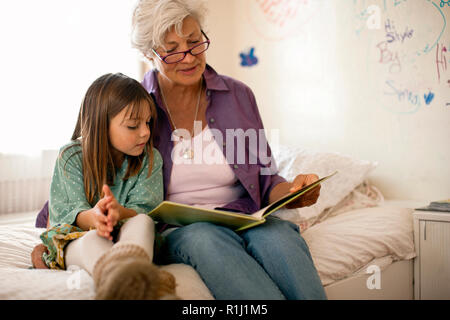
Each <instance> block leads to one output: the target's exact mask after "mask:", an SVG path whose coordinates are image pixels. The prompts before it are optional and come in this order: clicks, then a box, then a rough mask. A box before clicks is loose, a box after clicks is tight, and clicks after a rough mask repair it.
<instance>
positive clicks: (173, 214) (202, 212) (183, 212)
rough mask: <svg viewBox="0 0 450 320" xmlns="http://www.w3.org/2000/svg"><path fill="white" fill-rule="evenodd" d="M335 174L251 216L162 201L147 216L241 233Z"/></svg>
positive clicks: (290, 194)
mask: <svg viewBox="0 0 450 320" xmlns="http://www.w3.org/2000/svg"><path fill="white" fill-rule="evenodd" d="M336 173H337V172H334V173H333V174H331V175H329V176H326V177H323V178H321V179H319V180H317V181H315V182H313V183H311V184H309V185H306V186H304V187H303V188H301V189H300V190H297V191H295V192H293V193H289V194H287V195H286V196H284V197H282V198H280V199H279V200H277V201H275V202H274V203H272V204H270V205H268V206H266V207H264V208H262V209H260V210H258V211H256V212H255V213H253V214H246V213H240V212H233V211H226V210H218V209H206V208H200V207H195V206H190V205H186V204H181V203H176V202H171V201H163V202H161V203H160V204H159V205H158V206H157V207H156V208H155V209H153V210H151V211H150V212H149V213H148V215H149V216H150V217H151V218H152V219H153V220H155V221H161V222H165V223H168V224H172V225H176V226H184V225H188V224H191V223H194V222H211V223H214V224H218V225H222V226H226V227H229V228H231V229H233V230H235V231H241V230H245V229H248V228H252V227H254V226H257V225H259V224H262V223H264V222H265V221H266V217H267V216H268V215H270V214H271V213H273V212H275V211H277V210H278V209H280V208H281V207H283V206H285V205H286V204H288V203H290V202H292V201H294V200H295V199H297V198H299V197H301V196H302V195H304V194H305V193H307V192H308V191H310V190H312V189H314V188H316V187H317V186H319V185H320V184H321V183H322V182H324V181H325V180H327V179H329V178H331V177H332V176H334V175H335V174H336Z"/></svg>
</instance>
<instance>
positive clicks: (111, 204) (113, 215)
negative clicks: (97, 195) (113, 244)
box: [103, 184, 121, 231]
mask: <svg viewBox="0 0 450 320" xmlns="http://www.w3.org/2000/svg"><path fill="white" fill-rule="evenodd" d="M103 193H104V194H105V197H109V198H110V199H111V200H110V201H108V203H107V204H106V210H107V212H108V213H107V216H106V220H107V225H108V228H110V229H111V231H112V229H113V228H114V226H115V225H116V224H117V222H119V220H120V209H121V205H120V204H119V203H118V202H117V200H116V198H115V197H114V195H113V193H112V192H111V189H110V188H109V187H108V186H107V185H106V184H105V185H103Z"/></svg>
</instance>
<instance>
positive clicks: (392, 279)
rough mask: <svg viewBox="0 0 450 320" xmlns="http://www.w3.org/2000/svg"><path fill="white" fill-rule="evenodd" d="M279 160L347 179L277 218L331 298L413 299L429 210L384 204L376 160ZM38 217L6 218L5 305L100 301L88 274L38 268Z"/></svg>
mask: <svg viewBox="0 0 450 320" xmlns="http://www.w3.org/2000/svg"><path fill="white" fill-rule="evenodd" d="M274 156H275V158H276V159H277V162H278V163H279V170H280V174H281V175H283V176H284V177H286V178H288V179H290V178H291V177H292V176H293V175H295V174H296V173H298V172H315V173H317V174H318V175H319V176H323V175H326V174H329V173H331V172H334V171H335V170H337V171H338V172H339V174H338V175H337V176H336V179H330V180H329V182H328V181H327V182H325V183H324V184H323V185H322V189H321V197H320V198H319V201H318V202H317V203H316V204H315V205H314V206H311V207H308V208H302V209H290V210H287V209H282V210H280V211H278V212H276V213H275V215H277V216H278V217H280V218H282V219H287V220H290V221H292V222H294V223H296V224H298V225H299V226H300V230H301V234H302V235H303V237H304V238H305V240H306V242H307V244H308V246H309V248H310V251H311V255H312V258H313V260H314V263H315V266H316V268H317V271H318V273H319V276H320V278H321V280H322V283H323V285H324V288H325V291H326V294H327V297H328V299H413V298H414V290H413V275H414V272H413V260H414V257H415V256H416V253H415V249H414V240H413V239H414V236H413V217H412V213H413V211H414V209H413V208H415V207H417V206H419V205H421V203H419V202H417V201H393V200H386V199H384V197H383V195H382V193H381V192H380V190H378V189H377V188H376V187H375V186H374V185H372V184H371V183H370V180H369V179H368V178H369V177H370V173H371V172H372V171H373V170H374V169H375V168H376V163H373V162H370V161H362V160H357V159H353V158H351V157H349V156H346V155H341V154H338V153H323V152H309V151H305V150H301V149H298V148H287V147H280V148H278V149H274ZM333 180H334V181H333ZM36 214H37V212H36V211H30V212H17V213H10V214H0V283H1V284H2V285H1V287H0V299H77V300H80V299H81V300H84V299H93V298H94V285H93V280H92V278H91V277H90V276H89V274H87V273H86V272H85V271H84V270H82V269H77V268H72V269H69V270H65V271H58V270H37V269H32V266H31V261H30V254H31V251H32V249H33V247H34V246H35V245H36V244H38V243H40V239H39V235H40V234H41V233H42V232H43V231H44V229H40V228H36V227H35V226H34V224H35V219H36ZM162 268H163V269H165V270H167V271H169V272H171V273H172V274H173V275H174V276H175V278H176V282H177V295H178V296H179V297H180V298H181V299H186V300H211V299H214V297H213V296H212V295H211V292H210V291H209V290H208V288H207V287H206V286H205V284H204V283H203V281H202V280H201V278H200V277H199V275H198V274H197V272H196V271H195V270H194V269H193V268H191V267H190V266H187V265H184V264H172V265H168V266H162Z"/></svg>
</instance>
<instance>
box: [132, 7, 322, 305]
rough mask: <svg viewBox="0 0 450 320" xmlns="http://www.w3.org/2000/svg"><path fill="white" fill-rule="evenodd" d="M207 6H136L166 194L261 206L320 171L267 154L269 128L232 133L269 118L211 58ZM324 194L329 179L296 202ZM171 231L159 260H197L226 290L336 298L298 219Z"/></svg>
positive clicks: (219, 293) (216, 287)
mask: <svg viewBox="0 0 450 320" xmlns="http://www.w3.org/2000/svg"><path fill="white" fill-rule="evenodd" d="M204 12H205V10H204V7H203V4H202V2H200V1H188V0H141V1H139V2H138V4H137V6H136V8H135V11H134V15H133V46H134V47H135V48H137V49H138V50H139V51H140V52H141V53H142V54H143V55H144V56H145V57H146V58H147V59H148V60H149V61H151V63H152V65H153V67H154V68H153V69H152V70H151V71H149V72H148V73H147V74H146V75H145V77H144V80H143V82H142V84H143V85H144V87H145V88H146V89H147V90H148V91H149V92H150V93H151V94H152V95H153V96H154V98H155V100H156V103H157V106H158V108H157V109H158V120H157V129H156V130H157V132H156V140H155V147H156V148H157V149H158V150H159V151H160V153H161V155H162V157H163V160H164V168H163V170H164V173H163V175H164V191H165V199H166V200H171V201H174V202H179V203H185V204H189V205H196V206H202V207H206V208H222V209H223V210H236V211H240V212H245V213H252V212H255V211H257V210H258V209H260V208H261V207H264V206H266V205H268V204H270V203H272V202H274V201H276V200H277V199H279V198H280V197H282V196H284V195H286V194H288V193H289V192H292V191H295V190H297V189H298V188H301V187H302V186H304V185H305V184H308V183H311V182H313V181H315V180H317V176H316V175H314V174H306V175H302V174H300V175H298V176H297V177H296V178H295V179H294V181H292V182H287V181H286V180H285V179H283V178H282V177H280V176H278V175H277V174H276V173H275V172H274V170H273V163H270V162H268V161H266V160H264V159H262V157H261V153H260V151H261V150H260V149H261V143H265V144H266V145H264V149H266V150H267V153H268V156H269V157H270V149H269V147H268V146H267V142H265V140H264V137H262V138H260V139H258V143H256V146H255V143H251V141H249V142H248V143H247V142H245V141H246V139H245V135H244V136H243V135H239V134H236V135H234V136H233V137H232V139H229V138H230V132H234V133H236V132H249V130H250V131H251V130H253V131H254V132H255V133H256V135H258V133H259V132H261V130H262V129H263V124H262V121H261V118H260V115H259V111H258V108H257V105H256V101H255V97H254V95H253V93H252V91H251V90H250V88H249V87H247V86H246V85H245V84H243V83H241V82H239V81H237V80H234V79H232V78H230V77H227V76H223V75H219V74H217V73H216V72H215V71H214V69H213V68H212V67H211V66H209V65H208V64H207V63H206V57H205V51H206V50H207V49H208V47H209V44H210V40H209V38H208V36H207V35H206V33H205V32H204V30H203V28H202V25H203V21H204ZM239 130H241V131H239ZM227 134H228V135H227ZM249 140H251V139H249ZM243 141H244V142H245V148H241V149H240V148H239V144H240V143H242V142H243ZM253 142H254V141H253ZM255 154H256V155H258V157H257V161H251V160H252V156H254V155H255ZM211 159H212V160H213V161H211ZM318 196H319V188H316V189H313V190H312V191H311V192H309V194H308V195H307V196H306V197H301V199H300V200H298V201H294V203H291V204H290V205H289V207H290V208H295V207H303V206H309V205H312V204H314V203H315V202H316V201H317V198H318ZM163 235H164V236H165V241H164V245H163V247H162V248H161V251H160V252H159V255H158V258H159V262H160V263H164V264H167V263H186V264H189V265H191V266H193V267H194V268H195V269H196V270H197V272H198V273H199V274H200V276H201V278H202V279H203V281H204V282H205V284H206V285H207V286H208V288H209V289H210V290H211V292H212V294H213V295H214V297H215V298H216V299H325V298H326V295H325V292H324V289H323V286H322V284H321V281H320V278H319V276H318V274H317V271H316V269H315V267H314V263H313V261H312V258H311V255H310V252H309V249H308V246H307V244H306V243H305V241H304V239H303V238H302V236H301V235H300V233H299V228H298V227H297V226H296V225H295V224H293V223H291V222H288V221H284V220H281V219H278V218H276V217H269V218H268V219H267V222H266V223H264V224H262V225H260V226H257V227H254V228H251V229H248V230H244V231H241V232H234V231H232V230H231V229H228V228H225V227H221V226H218V225H214V224H211V223H193V224H190V225H187V226H184V227H179V228H169V229H166V230H165V231H164V232H163ZM157 262H158V260H157Z"/></svg>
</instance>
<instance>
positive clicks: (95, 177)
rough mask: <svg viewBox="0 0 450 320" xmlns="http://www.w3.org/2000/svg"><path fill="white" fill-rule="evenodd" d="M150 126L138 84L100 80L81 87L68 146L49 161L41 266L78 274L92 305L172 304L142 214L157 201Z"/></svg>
mask: <svg viewBox="0 0 450 320" xmlns="http://www.w3.org/2000/svg"><path fill="white" fill-rule="evenodd" d="M155 119H156V109H155V105H154V102H153V99H152V97H151V96H150V95H149V94H148V93H147V91H146V90H145V89H144V88H143V87H142V86H141V85H140V83H139V82H137V81H136V80H134V79H131V78H129V77H127V76H125V75H123V74H120V73H118V74H106V75H103V76H101V77H100V78H98V79H97V80H95V81H94V83H93V84H92V85H91V86H90V87H89V89H88V91H87V93H86V96H85V98H84V101H83V103H82V105H81V109H80V113H79V116H78V121H77V125H76V128H75V131H74V133H73V136H72V142H71V143H69V144H68V145H66V146H64V147H62V148H61V150H60V155H59V157H58V159H57V161H56V165H55V170H54V174H53V178H52V183H51V187H50V201H49V224H50V226H49V228H48V230H47V231H46V232H44V233H43V234H42V235H41V239H42V241H43V243H44V244H45V246H46V247H47V251H46V252H44V254H43V256H42V260H44V262H45V264H46V265H47V266H48V267H49V268H52V269H65V268H66V266H70V265H77V266H79V267H82V268H83V269H85V270H86V271H87V272H88V273H89V274H90V275H92V277H93V279H94V283H95V287H96V298H97V299H130V298H131V299H158V298H162V297H164V298H171V297H174V296H172V294H173V293H174V289H175V280H174V278H173V276H172V275H171V274H169V273H166V272H164V271H161V270H159V269H158V268H157V267H156V266H154V265H153V264H152V263H151V261H152V259H153V242H154V238H155V232H154V222H153V220H152V219H151V218H150V217H149V216H147V215H146V214H145V213H146V212H148V211H150V210H151V209H153V208H154V207H155V206H156V205H158V204H159V203H160V202H161V201H162V200H163V185H162V179H163V178H162V158H161V155H160V154H159V152H158V151H157V150H156V149H154V148H153V144H152V138H153V137H152V134H153V132H154V131H153V129H154V123H155Z"/></svg>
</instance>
